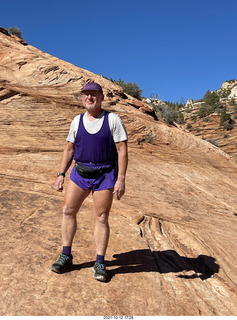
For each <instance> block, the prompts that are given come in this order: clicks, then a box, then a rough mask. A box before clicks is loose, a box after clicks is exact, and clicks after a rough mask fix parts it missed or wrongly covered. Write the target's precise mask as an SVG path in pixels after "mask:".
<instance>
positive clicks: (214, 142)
mask: <svg viewBox="0 0 237 320" xmlns="http://www.w3.org/2000/svg"><path fill="white" fill-rule="evenodd" d="M206 141H207V142H209V143H211V144H213V145H214V146H216V147H219V144H218V141H216V140H212V139H206Z"/></svg>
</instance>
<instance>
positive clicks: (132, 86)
mask: <svg viewBox="0 0 237 320" xmlns="http://www.w3.org/2000/svg"><path fill="white" fill-rule="evenodd" d="M111 81H112V82H114V83H116V84H117V85H119V86H120V87H122V89H123V91H124V92H125V93H127V94H129V95H130V96H132V97H134V98H136V99H138V100H142V91H143V90H141V89H140V88H139V87H138V85H137V84H136V83H135V82H127V83H125V82H124V81H123V80H121V79H119V80H118V81H116V80H112V79H111Z"/></svg>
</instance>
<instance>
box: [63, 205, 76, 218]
mask: <svg viewBox="0 0 237 320" xmlns="http://www.w3.org/2000/svg"><path fill="white" fill-rule="evenodd" d="M62 211H63V215H64V216H65V217H69V216H75V215H76V214H77V210H76V208H73V207H71V206H69V205H68V204H64V206H63V210H62Z"/></svg>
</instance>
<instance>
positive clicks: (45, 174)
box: [0, 33, 237, 316]
mask: <svg viewBox="0 0 237 320" xmlns="http://www.w3.org/2000/svg"><path fill="white" fill-rule="evenodd" d="M0 44H1V51H0V61H1V63H0V71H1V72H0V87H1V91H0V108H1V118H0V131H1V136H0V137H1V138H0V151H1V157H0V187H1V188H0V215H1V224H0V234H1V264H0V283H1V286H0V294H1V312H0V315H1V316H66V315H67V316H90V315H96V316H101V315H113V316H117V315H124V316H125V315H127V316H129V315H134V316H135V315H137V316H149V315H150V316H165V315H166V316H185V315H186V316H187V315H189V316H198V315H203V316H214V315H218V316H231V315H232V316H233V315H237V295H236V284H237V272H236V271H237V270H236V264H235V257H236V255H237V249H236V237H237V236H236V234H237V233H236V229H237V228H236V219H237V205H236V194H237V165H236V163H235V162H234V161H233V160H231V159H230V157H229V156H228V155H227V154H226V153H224V152H223V151H221V150H220V149H218V148H216V147H214V146H213V145H211V144H210V143H207V142H205V141H203V140H201V139H200V138H198V137H195V136H193V135H191V134H190V133H187V132H185V131H182V130H181V129H178V128H175V127H169V126H167V125H165V124H164V123H162V122H160V121H156V120H154V119H153V117H152V116H151V115H149V112H148V111H149V108H148V107H147V110H145V111H146V113H144V108H143V107H142V110H140V109H138V107H136V106H135V107H134V103H132V104H131V101H130V100H128V99H124V98H125V96H124V94H123V92H122V90H121V88H120V87H118V86H116V85H115V84H113V83H111V82H110V81H108V80H106V79H104V78H103V77H101V76H98V75H95V74H93V73H91V72H89V71H86V70H83V69H80V68H77V67H75V66H73V65H71V64H70V63H67V62H64V61H61V60H59V59H57V58H55V57H52V56H50V55H49V54H47V53H44V52H42V51H40V50H38V49H36V48H34V47H32V46H30V45H28V46H26V45H22V44H21V43H20V42H17V41H16V39H15V38H13V37H10V36H8V35H7V34H4V33H0ZM91 80H93V81H97V82H99V83H100V84H101V85H102V86H103V87H104V88H105V94H106V99H105V108H106V109H107V110H109V111H115V112H117V113H118V114H119V115H120V116H121V118H122V119H123V121H124V123H125V125H126V127H127V129H128V134H129V145H128V146H129V167H128V174H127V191H126V194H125V195H124V197H123V199H122V200H121V201H114V203H113V207H112V210H111V217H110V225H111V238H110V243H109V247H108V252H107V256H106V258H107V265H108V270H109V281H108V282H107V283H100V282H97V281H95V280H94V279H93V277H92V271H91V267H92V265H93V262H94V258H95V246H94V240H93V220H92V214H93V203H92V199H91V198H90V197H89V198H88V199H87V200H86V201H85V203H84V204H83V206H82V209H81V211H80V212H79V214H78V232H77V234H76V237H75V242H74V246H73V254H74V263H75V268H74V269H75V270H73V271H72V272H69V273H66V274H63V275H58V274H55V273H52V272H51V271H50V267H51V264H52V263H53V262H54V261H55V259H56V258H57V256H58V254H59V253H60V251H61V207H62V203H63V194H59V193H57V192H56V191H55V190H54V187H53V186H54V182H55V175H56V173H57V171H58V168H59V162H60V158H61V152H62V149H63V147H64V145H65V139H66V136H67V133H68V129H69V125H70V122H71V120H72V118H73V117H74V116H75V115H76V114H78V113H81V112H83V108H82V107H81V102H80V95H79V92H80V89H81V87H82V86H83V84H84V83H85V82H87V81H91ZM118 100H119V101H118ZM137 106H139V102H138V103H137ZM145 109H146V108H145ZM147 112H148V113H147ZM148 137H150V138H152V140H150V142H152V143H153V144H150V143H147V141H148ZM67 181H68V175H67V179H66V186H67Z"/></svg>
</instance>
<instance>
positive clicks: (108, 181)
mask: <svg viewBox="0 0 237 320" xmlns="http://www.w3.org/2000/svg"><path fill="white" fill-rule="evenodd" d="M99 168H101V167H97V168H96V169H99ZM117 177H118V175H117V172H116V170H115V169H114V168H113V169H111V171H109V172H106V173H104V174H102V175H100V176H98V177H97V178H95V179H87V178H83V177H81V176H80V175H79V174H78V173H77V171H76V167H75V166H74V167H73V168H72V171H71V175H70V179H71V180H72V181H73V182H74V183H75V184H76V185H78V186H79V187H80V188H82V189H84V190H89V189H91V190H94V191H100V190H107V189H111V188H113V187H114V185H115V183H116V181H117Z"/></svg>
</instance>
